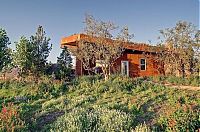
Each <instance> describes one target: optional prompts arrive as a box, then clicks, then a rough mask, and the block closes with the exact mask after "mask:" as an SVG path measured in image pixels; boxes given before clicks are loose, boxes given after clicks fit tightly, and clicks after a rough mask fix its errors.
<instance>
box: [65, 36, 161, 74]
mask: <svg viewBox="0 0 200 132" xmlns="http://www.w3.org/2000/svg"><path fill="white" fill-rule="evenodd" d="M86 37H87V35H85V34H75V35H71V36H68V37H65V38H63V39H62V40H61V48H63V47H65V46H67V47H68V48H69V50H71V49H74V48H76V47H77V44H78V42H79V41H80V40H82V39H84V38H86ZM151 47H152V46H149V45H146V44H141V43H127V44H125V45H124V48H125V51H124V52H123V54H122V56H121V57H119V58H118V59H117V60H116V61H115V64H114V66H113V67H112V72H113V73H120V74H122V75H126V76H130V77H140V76H156V75H160V74H163V73H164V72H163V70H162V68H160V67H161V66H159V65H158V62H157V60H156V52H152V50H150V48H151ZM96 64H97V65H98V62H97V63H96ZM75 74H76V75H77V76H80V75H85V74H87V72H86V71H85V70H84V68H83V66H82V63H81V61H80V60H78V59H76V61H75Z"/></svg>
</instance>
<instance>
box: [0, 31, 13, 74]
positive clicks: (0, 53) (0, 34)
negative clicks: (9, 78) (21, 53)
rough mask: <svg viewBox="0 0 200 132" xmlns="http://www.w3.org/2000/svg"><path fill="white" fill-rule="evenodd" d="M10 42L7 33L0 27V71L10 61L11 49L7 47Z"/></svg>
mask: <svg viewBox="0 0 200 132" xmlns="http://www.w3.org/2000/svg"><path fill="white" fill-rule="evenodd" d="M9 44H10V41H9V38H8V36H7V33H6V31H5V30H4V29H2V28H0V72H1V71H2V70H4V69H6V67H7V66H8V64H10V63H11V49H9V48H8V45H9Z"/></svg>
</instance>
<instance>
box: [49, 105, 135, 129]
mask: <svg viewBox="0 0 200 132" xmlns="http://www.w3.org/2000/svg"><path fill="white" fill-rule="evenodd" d="M131 124H132V120H131V116H130V115H128V114H126V113H124V112H120V111H118V110H109V109H105V108H100V107H96V108H88V109H84V108H76V109H73V110H72V111H71V112H66V114H65V115H64V116H62V117H60V118H58V119H57V121H56V122H54V123H53V124H51V125H49V128H48V127H47V129H50V131H52V132H53V131H76V132H80V131H87V132H90V131H108V132H111V131H130V130H131Z"/></svg>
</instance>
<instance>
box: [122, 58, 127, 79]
mask: <svg viewBox="0 0 200 132" xmlns="http://www.w3.org/2000/svg"><path fill="white" fill-rule="evenodd" d="M121 73H122V75H126V76H129V63H128V61H121Z"/></svg>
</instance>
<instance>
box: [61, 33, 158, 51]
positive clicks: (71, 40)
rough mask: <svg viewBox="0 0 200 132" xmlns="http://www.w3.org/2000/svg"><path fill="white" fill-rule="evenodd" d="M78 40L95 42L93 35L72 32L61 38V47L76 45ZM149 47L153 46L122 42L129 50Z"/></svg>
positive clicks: (149, 49)
mask: <svg viewBox="0 0 200 132" xmlns="http://www.w3.org/2000/svg"><path fill="white" fill-rule="evenodd" d="M80 40H86V41H89V42H94V43H95V37H90V36H88V35H85V34H74V35H71V36H68V37H64V38H62V39H61V48H63V47H65V46H67V47H74V46H77V44H78V42H79V41H80ZM110 41H114V40H110ZM151 47H154V46H150V45H148V44H144V43H133V42H129V43H124V48H126V49H130V50H137V51H147V52H152V50H151V49H152V48H151Z"/></svg>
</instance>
